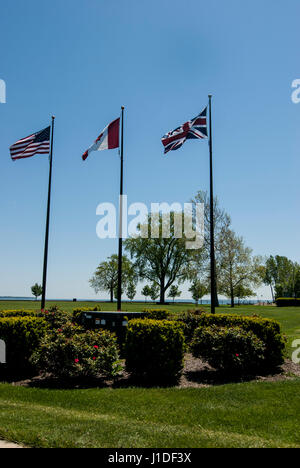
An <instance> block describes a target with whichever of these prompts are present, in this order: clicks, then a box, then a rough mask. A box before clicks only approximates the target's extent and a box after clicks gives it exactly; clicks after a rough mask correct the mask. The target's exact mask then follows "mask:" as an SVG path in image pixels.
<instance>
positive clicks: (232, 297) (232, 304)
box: [230, 289, 234, 308]
mask: <svg viewBox="0 0 300 468" xmlns="http://www.w3.org/2000/svg"><path fill="white" fill-rule="evenodd" d="M230 297H231V307H232V308H233V307H234V294H233V289H231V294H230Z"/></svg>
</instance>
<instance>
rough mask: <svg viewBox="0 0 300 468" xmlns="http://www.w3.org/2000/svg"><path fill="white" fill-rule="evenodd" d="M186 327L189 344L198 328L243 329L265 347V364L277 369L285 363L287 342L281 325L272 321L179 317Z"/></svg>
mask: <svg viewBox="0 0 300 468" xmlns="http://www.w3.org/2000/svg"><path fill="white" fill-rule="evenodd" d="M178 320H179V322H181V323H183V325H184V333H185V336H186V341H187V342H188V343H189V342H190V341H191V338H192V336H193V333H194V331H195V329H196V328H198V327H210V326H218V327H242V328H243V329H244V330H245V331H252V332H253V333H254V334H255V335H256V336H257V338H259V339H260V340H262V342H263V343H264V345H265V354H264V359H265V364H266V366H268V367H276V366H279V365H280V364H282V363H283V361H284V352H285V344H286V340H285V338H284V337H283V335H282V333H281V329H280V324H279V323H278V322H276V321H275V320H272V319H266V318H261V317H258V316H252V317H248V316H247V317H243V316H239V315H233V314H206V313H200V314H199V315H196V314H194V315H193V314H192V313H186V314H183V315H181V316H179V317H178Z"/></svg>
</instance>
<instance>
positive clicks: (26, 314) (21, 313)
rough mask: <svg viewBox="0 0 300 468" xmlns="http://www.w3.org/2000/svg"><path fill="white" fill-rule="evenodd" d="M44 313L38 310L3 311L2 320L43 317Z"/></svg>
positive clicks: (0, 316) (0, 314)
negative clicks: (7, 318) (6, 318)
mask: <svg viewBox="0 0 300 468" xmlns="http://www.w3.org/2000/svg"><path fill="white" fill-rule="evenodd" d="M42 316H43V313H42V312H40V311H38V310H23V309H21V310H1V311H0V318H5V317H42Z"/></svg>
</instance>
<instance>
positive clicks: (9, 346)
mask: <svg viewBox="0 0 300 468" xmlns="http://www.w3.org/2000/svg"><path fill="white" fill-rule="evenodd" d="M46 329H47V324H46V322H45V320H44V319H43V318H41V317H7V318H0V339H1V340H3V341H4V342H5V344H6V364H5V365H4V366H5V368H7V369H8V370H9V371H23V370H28V369H29V368H30V367H31V366H30V364H29V358H30V356H31V354H32V353H33V351H35V350H36V349H37V348H38V346H39V343H40V340H41V338H42V337H43V336H44V334H45V332H46Z"/></svg>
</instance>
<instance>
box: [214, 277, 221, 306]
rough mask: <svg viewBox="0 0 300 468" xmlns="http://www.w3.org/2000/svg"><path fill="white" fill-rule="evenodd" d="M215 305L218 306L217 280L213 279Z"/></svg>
mask: <svg viewBox="0 0 300 468" xmlns="http://www.w3.org/2000/svg"><path fill="white" fill-rule="evenodd" d="M215 306H216V307H220V304H219V298H218V291H217V281H215Z"/></svg>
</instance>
